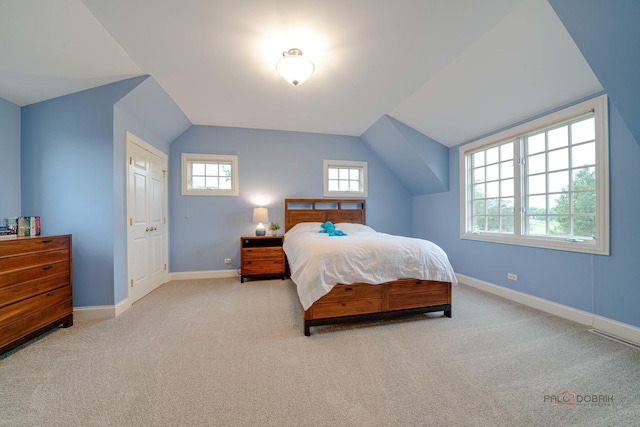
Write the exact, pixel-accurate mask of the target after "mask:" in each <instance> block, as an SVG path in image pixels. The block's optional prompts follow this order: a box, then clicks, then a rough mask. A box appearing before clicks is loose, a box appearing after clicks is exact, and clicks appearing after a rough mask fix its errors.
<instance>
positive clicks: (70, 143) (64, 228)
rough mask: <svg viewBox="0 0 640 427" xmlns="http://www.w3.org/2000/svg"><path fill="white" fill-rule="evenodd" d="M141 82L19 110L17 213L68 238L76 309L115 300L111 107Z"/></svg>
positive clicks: (137, 81)
mask: <svg viewBox="0 0 640 427" xmlns="http://www.w3.org/2000/svg"><path fill="white" fill-rule="evenodd" d="M142 79H144V78H134V79H129V80H125V81H123V82H118V83H113V84H110V85H105V86H100V87H98V88H95V89H90V90H86V91H82V92H78V93H74V94H71V95H67V96H63V97H60V98H55V99H52V100H49V101H44V102H40V103H37V104H32V105H29V106H26V107H23V108H22V143H21V158H22V175H21V176H22V178H21V182H22V212H23V214H25V215H27V214H28V215H39V216H40V217H41V224H42V233H43V234H72V235H73V284H74V289H73V299H74V306H76V307H77V306H95V305H106V304H113V303H114V296H113V283H114V282H113V250H114V249H113V241H114V237H113V236H114V226H115V224H114V221H113V194H114V188H113V104H114V103H115V102H116V101H117V100H118V99H120V98H121V97H122V96H124V95H125V94H126V93H127V92H129V91H130V90H131V89H132V88H133V87H135V86H136V85H137V84H139V83H140V81H141V80H142Z"/></svg>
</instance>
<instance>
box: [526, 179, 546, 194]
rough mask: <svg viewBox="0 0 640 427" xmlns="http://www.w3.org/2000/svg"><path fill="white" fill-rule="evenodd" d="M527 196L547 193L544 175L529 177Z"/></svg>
mask: <svg viewBox="0 0 640 427" xmlns="http://www.w3.org/2000/svg"><path fill="white" fill-rule="evenodd" d="M527 185H528V188H529V194H542V193H546V192H547V180H546V175H535V176H530V177H529V180H528V183H527Z"/></svg>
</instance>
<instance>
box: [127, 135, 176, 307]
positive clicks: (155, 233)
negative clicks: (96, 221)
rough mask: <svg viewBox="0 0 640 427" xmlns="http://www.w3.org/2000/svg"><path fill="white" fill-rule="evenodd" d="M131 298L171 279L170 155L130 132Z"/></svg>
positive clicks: (129, 229) (131, 301)
mask: <svg viewBox="0 0 640 427" xmlns="http://www.w3.org/2000/svg"><path fill="white" fill-rule="evenodd" d="M127 159H128V185H127V216H128V224H127V225H128V233H127V244H128V257H127V258H128V266H129V268H128V270H129V301H130V303H131V304H133V303H134V302H136V301H137V300H139V299H140V298H142V297H143V296H145V295H146V294H148V293H149V292H151V291H152V290H154V289H155V288H157V287H158V286H160V285H162V284H163V283H165V282H166V281H167V278H168V272H167V245H166V242H167V238H166V237H167V224H166V222H167V220H166V218H167V216H166V201H167V186H166V179H167V178H166V168H167V166H166V165H167V156H166V154H164V153H162V152H160V151H158V150H157V149H155V148H154V147H152V146H150V145H148V144H147V143H145V142H144V141H142V140H141V139H139V138H137V137H136V136H135V135H133V134H131V133H129V132H127Z"/></svg>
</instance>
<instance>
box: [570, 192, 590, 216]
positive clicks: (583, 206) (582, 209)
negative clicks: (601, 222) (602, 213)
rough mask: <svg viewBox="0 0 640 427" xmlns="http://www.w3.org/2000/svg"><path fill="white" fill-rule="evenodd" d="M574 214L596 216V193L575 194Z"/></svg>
mask: <svg viewBox="0 0 640 427" xmlns="http://www.w3.org/2000/svg"><path fill="white" fill-rule="evenodd" d="M572 202H573V213H575V214H594V215H595V213H596V192H595V191H578V192H576V193H573V198H572Z"/></svg>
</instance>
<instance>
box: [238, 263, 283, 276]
mask: <svg viewBox="0 0 640 427" xmlns="http://www.w3.org/2000/svg"><path fill="white" fill-rule="evenodd" d="M283 273H284V260H282V259H268V260H267V259H265V260H259V261H244V262H243V263H242V274H243V275H247V274H283Z"/></svg>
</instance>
